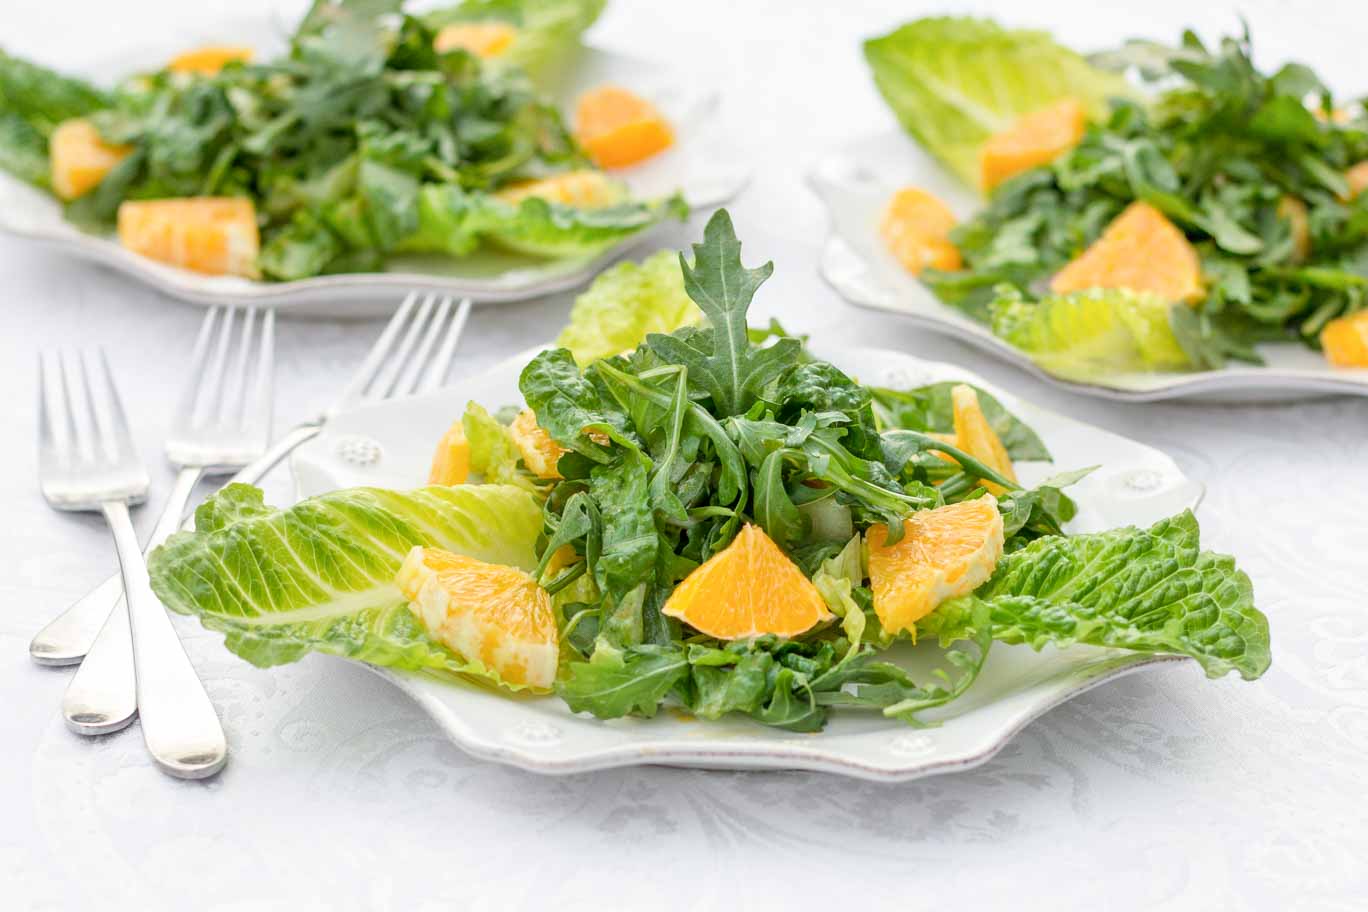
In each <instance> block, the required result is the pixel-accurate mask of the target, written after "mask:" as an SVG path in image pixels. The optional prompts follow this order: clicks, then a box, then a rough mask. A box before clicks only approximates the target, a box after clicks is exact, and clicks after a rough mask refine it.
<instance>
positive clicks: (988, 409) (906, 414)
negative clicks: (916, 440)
mask: <svg viewBox="0 0 1368 912" xmlns="http://www.w3.org/2000/svg"><path fill="white" fill-rule="evenodd" d="M960 385H961V384H960V383H959V381H956V380H946V381H944V382H942V383H931V384H927V385H926V386H919V387H916V388H915V389H910V390H893V389H885V388H882V387H870V388H869V392H870V395H871V396H872V399H873V403H874V407H875V415H876V416H877V417H878V419H879V422H880V425H881V426H882V427H883V428H905V429H907V430H910V431H927V432H935V433H941V434H950V433H954V430H955V419H954V405H953V397H952V395H951V390H953V389H954V388H955V387H956V386H960ZM970 385H972V384H970ZM974 392H975V393H977V394H978V402H979V406H980V407H982V409H983V416H984V417H985V418H987V419H988V425H989V427H991V428H992V429H993V433H995V434H997V436H998V439H999V440H1001V441H1002V445H1003V446H1005V447H1006V448H1007V455H1008V456H1010V457H1011V458H1012V460H1013V461H1016V462H1032V461H1037V460H1038V461H1042V462H1048V461H1049V460H1050V458H1051V457H1050V451H1049V450H1048V449H1046V448H1045V443H1044V441H1042V440H1041V439H1040V436H1039V435H1038V434H1036V432H1035V431H1033V430H1032V429H1031V428H1030V426H1029V425H1027V424H1026V422H1024V421H1022V420H1021V419H1020V418H1018V417H1017V416H1016V415H1013V414H1012V413H1011V412H1009V411H1008V410H1007V409H1006V407H1005V406H1003V404H1002V403H1001V402H999V401H998V400H997V398H996V397H994V396H993V395H992V394H991V393H989V392H988V391H987V390H984V389H982V388H980V387H977V386H975V387H974Z"/></svg>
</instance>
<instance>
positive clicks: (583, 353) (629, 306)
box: [556, 250, 703, 367]
mask: <svg viewBox="0 0 1368 912" xmlns="http://www.w3.org/2000/svg"><path fill="white" fill-rule="evenodd" d="M702 319H703V313H702V311H700V310H699V309H698V305H697V304H695V303H694V302H693V300H692V299H690V298H689V296H688V295H687V294H685V293H684V277H683V274H682V273H681V272H680V270H679V256H678V254H676V253H675V252H674V251H673V250H662V251H660V252H658V253H655V254H652V255H651V256H649V257H647V258H646V259H644V260H642V261H641V262H640V263H619V264H618V265H616V266H614V267H613V268H612V269H609V270H607V271H606V272H603V273H600V274H599V277H598V278H596V279H594V283H593V284H592V285H590V286H589V288H588V289H587V290H586V291H585V292H584V293H583V294H581V295H580V296H579V297H577V298H576V299H575V306H574V307H573V308H571V310H570V323H569V324H568V325H567V326H566V327H565V329H563V330H561V334H560V337H559V338H557V339H556V344H557V345H559V346H561V347H562V348H567V349H569V350H570V354H571V355H573V356H574V358H575V362H576V363H577V364H579V365H580V366H581V367H583V366H585V365H587V364H589V363H590V362H592V361H597V360H598V359H600V358H607V357H609V356H611V355H616V354H621V353H622V352H625V351H629V350H631V349H633V348H636V347H637V346H638V345H640V344H641V343H642V342H643V341H644V340H645V339H646V334H647V333H653V332H659V333H668V332H674V331H675V330H676V329H679V328H680V327H681V326H692V325H694V324H696V323H699V322H701V321H702Z"/></svg>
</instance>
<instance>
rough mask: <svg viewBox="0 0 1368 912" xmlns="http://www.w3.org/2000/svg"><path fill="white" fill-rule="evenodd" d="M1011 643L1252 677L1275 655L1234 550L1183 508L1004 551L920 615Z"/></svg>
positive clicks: (938, 629) (929, 625) (933, 626)
mask: <svg viewBox="0 0 1368 912" xmlns="http://www.w3.org/2000/svg"><path fill="white" fill-rule="evenodd" d="M985 605H986V606H987V608H988V623H990V624H991V626H992V637H993V639H995V640H999V641H1002V642H1005V643H1025V644H1027V645H1029V646H1031V647H1032V648H1034V649H1040V648H1041V647H1043V646H1045V645H1046V644H1052V645H1054V646H1060V647H1066V646H1071V645H1073V644H1075V643H1085V644H1088V645H1092V646H1110V647H1115V648H1119V649H1129V650H1132V651H1134V652H1149V653H1172V654H1177V655H1186V656H1191V657H1192V658H1194V659H1196V660H1197V662H1198V663H1199V664H1200V665H1201V666H1202V668H1203V669H1204V670H1205V671H1206V673H1207V675H1208V676H1210V677H1213V678H1215V677H1220V676H1221V675H1224V674H1227V673H1228V672H1231V671H1236V672H1239V674H1240V676H1241V677H1243V678H1245V679H1246V680H1252V679H1254V678H1257V677H1259V676H1260V675H1262V674H1263V673H1264V672H1265V671H1266V670H1268V666H1269V664H1270V663H1271V662H1272V654H1271V652H1270V646H1269V635H1268V619H1267V618H1266V617H1264V615H1263V614H1262V613H1261V612H1260V611H1259V610H1258V609H1257V608H1255V607H1254V589H1253V586H1252V584H1251V583H1250V581H1249V577H1248V576H1246V575H1245V574H1244V573H1243V572H1241V571H1240V570H1239V569H1237V568H1236V566H1235V560H1234V558H1231V557H1229V556H1227V555H1224V554H1215V553H1213V552H1210V551H1203V550H1201V543H1200V532H1199V529H1198V526H1197V519H1196V517H1194V516H1193V515H1192V513H1191V511H1184V512H1182V513H1180V514H1178V515H1177V516H1174V517H1171V518H1169V519H1164V520H1160V521H1159V522H1157V523H1155V524H1154V525H1153V526H1151V527H1150V528H1148V529H1138V528H1135V527H1134V526H1130V527H1126V528H1122V529H1112V530H1110V531H1107V532H1097V533H1092V534H1086V535H1071V536H1067V537H1065V536H1050V537H1047V538H1041V539H1037V540H1036V541H1034V542H1032V543H1031V544H1030V545H1028V546H1027V547H1025V548H1022V549H1021V550H1019V551H1016V552H1013V553H1011V554H1008V555H1006V556H1005V557H1003V558H1002V560H1001V561H1000V562H999V563H998V566H997V569H996V571H995V572H994V573H993V576H992V578H991V579H989V581H988V582H987V583H985V584H984V585H983V586H981V587H979V589H978V590H977V591H975V592H974V593H973V594H972V595H968V596H963V597H960V598H957V599H952V600H950V601H947V602H945V603H944V604H942V605H941V606H940V607H938V608H937V609H936V610H935V611H933V612H932V613H931V614H929V615H927V617H926V618H925V619H923V620H922V621H921V622H919V623H918V624H917V627H918V630H919V632H921V633H922V634H923V635H926V634H929V635H933V636H939V637H940V638H941V641H942V642H948V641H951V640H957V639H960V638H963V637H966V636H969V635H970V634H971V633H973V632H974V631H975V630H976V629H977V628H978V627H981V626H982V623H983V622H982V621H977V622H976V621H975V620H974V613H975V612H976V611H981V610H982V608H983V606H985Z"/></svg>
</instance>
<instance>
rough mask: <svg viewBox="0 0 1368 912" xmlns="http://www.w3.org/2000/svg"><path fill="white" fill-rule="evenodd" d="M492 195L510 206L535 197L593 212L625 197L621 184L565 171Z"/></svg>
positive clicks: (595, 175)
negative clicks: (592, 210)
mask: <svg viewBox="0 0 1368 912" xmlns="http://www.w3.org/2000/svg"><path fill="white" fill-rule="evenodd" d="M494 195H495V196H497V197H498V198H499V199H501V200H503V201H504V202H506V203H513V204H514V205H516V204H518V203H521V202H522V201H523V200H525V199H527V198H528V197H537V198H538V199H544V200H546V201H547V202H548V203H561V204H563V205H566V206H575V207H577V208H579V209H597V208H601V207H603V206H611V205H613V204H614V203H618V202H621V201H622V199H623V197H624V196H625V195H626V194H625V192H624V191H623V188H622V185H621V184H619V183H618V182H617V181H615V180H613V179H612V178H610V177H608V176H607V175H604V174H600V173H599V172H597V171H567V172H566V173H565V174H558V175H556V176H555V177H548V178H545V179H544V180H536V181H522V182H520V183H516V184H510V185H509V186H507V187H505V188H503V189H502V190H500V191H499V192H498V193H496V194H494Z"/></svg>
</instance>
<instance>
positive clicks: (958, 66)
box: [864, 18, 1368, 381]
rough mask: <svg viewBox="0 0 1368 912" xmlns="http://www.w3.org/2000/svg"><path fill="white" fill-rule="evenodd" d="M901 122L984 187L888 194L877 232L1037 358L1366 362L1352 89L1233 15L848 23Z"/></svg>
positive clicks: (1364, 266) (1130, 367) (1100, 363)
mask: <svg viewBox="0 0 1368 912" xmlns="http://www.w3.org/2000/svg"><path fill="white" fill-rule="evenodd" d="M864 50H865V56H866V58H867V60H868V62H869V64H870V67H871V68H872V71H873V74H874V80H875V83H876V84H877V85H878V87H879V90H880V91H881V92H882V94H883V96H884V98H885V99H886V100H887V102H888V104H889V106H890V107H891V108H892V110H893V111H894V113H895V114H896V115H897V117H898V119H899V121H900V123H901V124H902V126H903V127H904V129H905V130H906V131H907V132H908V133H910V134H911V135H912V137H913V138H914V139H916V141H917V142H918V143H919V144H920V145H921V146H922V147H924V148H925V149H926V150H927V151H928V152H929V153H931V154H932V155H933V156H935V157H936V158H937V159H938V160H939V161H940V162H941V163H942V164H943V165H944V166H945V167H946V168H947V169H949V171H951V172H953V174H954V175H956V176H957V177H958V178H959V180H960V181H961V182H962V183H963V184H964V185H966V186H967V187H969V188H972V189H973V190H974V191H977V192H978V193H980V194H982V195H983V197H984V198H983V200H982V203H981V205H980V206H979V208H978V209H977V211H975V212H974V213H973V214H972V215H970V216H969V217H968V218H967V219H965V220H963V221H960V220H958V219H957V218H956V217H955V215H954V214H953V213H952V212H951V210H950V208H949V207H948V206H947V205H946V203H945V202H944V201H943V200H941V199H939V198H937V197H936V196H934V195H932V194H931V193H929V192H927V191H926V189H925V188H921V187H915V186H909V187H904V188H902V189H900V190H898V191H897V192H896V193H895V194H893V196H892V197H891V198H890V199H889V200H888V202H887V204H886V206H885V208H884V210H883V213H882V217H881V220H880V222H879V225H878V229H877V230H878V232H879V236H880V238H881V240H882V243H883V246H884V247H885V249H886V250H887V251H888V253H889V254H891V255H892V256H893V257H894V258H896V260H897V261H898V262H899V263H900V264H901V265H902V267H903V268H905V269H906V270H907V271H908V272H910V273H912V274H914V275H916V276H917V277H918V278H919V279H920V280H921V281H922V282H923V283H924V284H925V285H926V287H928V288H929V289H930V290H931V291H932V292H934V294H935V295H936V296H937V297H938V298H939V299H940V300H941V301H942V302H944V303H945V304H947V305H949V306H951V307H953V308H956V309H957V310H958V311H960V312H962V313H964V314H965V315H967V316H968V317H970V318H971V319H973V320H976V321H978V322H979V323H981V324H985V325H986V326H988V327H990V328H991V331H992V333H993V334H994V335H995V336H997V337H999V338H1001V339H1003V340H1005V341H1006V342H1007V343H1009V344H1011V345H1013V346H1015V347H1016V348H1017V349H1019V350H1021V351H1022V352H1024V353H1025V354H1027V355H1028V356H1029V357H1030V358H1031V359H1032V360H1033V361H1034V362H1035V363H1036V364H1037V365H1039V366H1040V367H1041V368H1042V369H1044V370H1046V371H1049V372H1050V373H1053V374H1055V375H1057V376H1060V377H1063V378H1066V379H1072V380H1080V381H1087V380H1090V379H1092V378H1095V377H1097V376H1099V375H1100V374H1106V373H1115V372H1191V371H1203V370H1213V369H1217V368H1220V367H1222V366H1224V365H1225V364H1227V363H1228V362H1230V361H1239V362H1247V363H1252V364H1259V363H1262V358H1261V355H1260V353H1259V351H1258V350H1257V346H1259V345H1262V344H1266V343H1273V342H1284V343H1288V344H1292V345H1303V346H1309V347H1312V348H1318V349H1320V350H1321V351H1323V352H1324V356H1325V359H1326V360H1327V361H1328V362H1329V364H1330V365H1332V366H1334V367H1336V368H1355V367H1359V368H1362V367H1368V193H1364V192H1363V191H1364V190H1365V189H1368V109H1365V107H1364V104H1363V102H1362V101H1361V100H1360V101H1354V102H1347V101H1342V100H1337V99H1336V98H1335V97H1334V96H1333V95H1332V93H1331V91H1330V89H1329V88H1328V87H1327V86H1326V85H1325V84H1324V83H1323V82H1322V81H1321V80H1320V79H1319V78H1318V77H1317V76H1316V74H1315V73H1314V72H1313V71H1312V70H1311V69H1310V68H1309V67H1307V66H1305V65H1303V64H1300V63H1288V64H1285V65H1284V66H1282V67H1280V68H1278V69H1277V70H1276V71H1274V72H1272V73H1266V72H1263V71H1260V70H1259V69H1257V68H1256V67H1255V66H1254V63H1253V62H1252V59H1251V57H1252V50H1251V44H1250V39H1249V36H1248V34H1245V35H1243V36H1241V37H1238V38H1227V39H1225V40H1223V41H1221V42H1220V43H1219V44H1218V45H1216V46H1215V47H1207V46H1206V45H1204V44H1203V43H1202V41H1201V40H1199V39H1198V37H1197V36H1196V35H1195V34H1193V33H1192V32H1187V33H1185V34H1184V35H1183V37H1182V40H1181V41H1180V42H1179V44H1178V45H1177V46H1176V47H1165V46H1160V45H1158V44H1155V43H1152V42H1141V41H1133V42H1130V43H1128V44H1126V45H1124V46H1123V47H1122V48H1120V49H1118V50H1116V51H1112V52H1107V53H1099V54H1093V55H1091V56H1086V57H1085V56H1083V55H1081V54H1078V53H1076V52H1075V51H1073V50H1071V49H1069V48H1066V47H1063V46H1061V45H1059V44H1057V43H1056V42H1054V41H1053V40H1052V39H1051V38H1050V37H1049V36H1048V35H1046V34H1045V33H1043V32H1038V31H1021V30H1010V29H1006V28H1003V27H1001V26H999V25H997V24H996V23H993V22H990V21H985V20H978V19H966V18H931V19H922V20H918V21H915V22H911V23H908V24H906V25H904V26H902V27H900V28H898V29H896V30H895V31H893V32H891V33H889V34H887V35H884V36H882V37H879V38H874V39H871V40H870V41H868V42H866V44H865V48H864Z"/></svg>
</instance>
